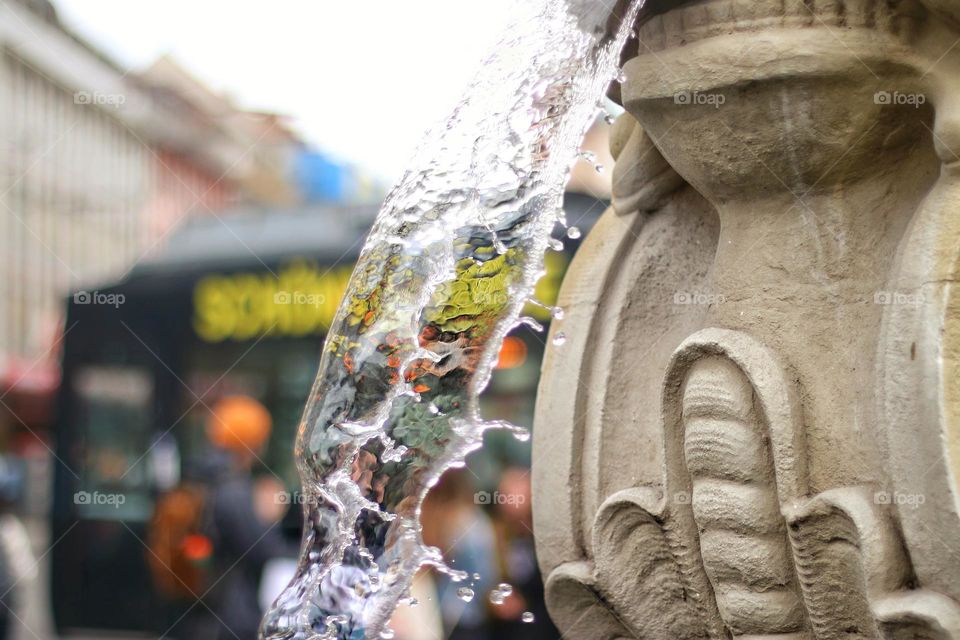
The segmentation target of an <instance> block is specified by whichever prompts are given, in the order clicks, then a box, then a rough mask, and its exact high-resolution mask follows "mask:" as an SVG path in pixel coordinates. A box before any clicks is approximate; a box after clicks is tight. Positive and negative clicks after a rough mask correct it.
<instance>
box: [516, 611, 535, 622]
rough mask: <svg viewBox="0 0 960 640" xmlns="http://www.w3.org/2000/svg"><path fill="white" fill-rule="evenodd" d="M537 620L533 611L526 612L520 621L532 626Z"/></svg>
mask: <svg viewBox="0 0 960 640" xmlns="http://www.w3.org/2000/svg"><path fill="white" fill-rule="evenodd" d="M536 619H537V618H536V616H534V615H533V612H532V611H524V612H523V614H522V615H521V616H520V621H521V622H525V623H526V624H530V623H531V622H533V621H534V620H536Z"/></svg>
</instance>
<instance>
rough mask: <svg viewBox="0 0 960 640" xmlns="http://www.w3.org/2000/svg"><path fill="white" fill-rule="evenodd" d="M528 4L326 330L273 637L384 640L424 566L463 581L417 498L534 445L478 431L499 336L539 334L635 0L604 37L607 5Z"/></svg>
mask: <svg viewBox="0 0 960 640" xmlns="http://www.w3.org/2000/svg"><path fill="white" fill-rule="evenodd" d="M522 4H524V5H527V6H526V7H525V10H526V12H527V13H528V14H529V15H527V16H526V18H525V19H524V20H521V21H518V22H517V24H516V26H515V27H513V28H512V29H510V31H509V32H508V33H507V35H506V37H505V38H504V39H503V40H502V41H501V42H500V43H499V44H498V46H497V47H496V49H495V50H494V53H493V55H491V56H490V57H489V58H488V59H487V60H486V61H485V62H484V64H483V67H482V69H481V71H480V73H479V75H478V76H477V77H476V78H475V80H474V81H473V83H472V84H471V86H470V88H469V90H468V91H467V94H466V96H465V98H464V99H463V100H462V102H461V103H460V104H459V106H458V107H457V108H456V109H455V111H454V112H453V114H452V115H451V116H450V118H449V119H448V120H447V121H446V122H445V123H444V124H443V125H442V126H440V127H438V128H437V129H436V130H434V131H432V132H431V133H430V134H428V136H427V138H426V140H425V142H424V144H423V145H422V146H421V148H420V149H419V150H418V152H417V154H416V156H415V161H414V166H413V167H412V168H411V169H409V170H408V171H407V173H406V174H405V175H404V176H403V178H402V179H401V181H400V182H399V184H397V185H396V186H395V187H394V189H393V190H392V191H391V193H390V194H389V195H388V196H387V199H386V201H385V202H384V204H383V208H382V209H381V211H380V214H379V216H378V218H377V221H376V223H375V225H374V227H373V230H372V231H371V233H370V236H369V238H368V239H367V243H366V245H365V247H364V249H363V252H362V254H361V256H360V261H359V263H358V265H357V267H356V270H355V271H354V273H353V277H352V279H351V281H350V286H349V289H348V291H347V294H346V296H345V297H344V300H343V302H342V303H341V305H340V309H339V311H338V313H337V317H336V319H335V321H334V323H333V326H332V327H331V329H330V332H329V334H328V337H327V341H326V344H325V347H324V352H323V357H322V359H321V362H320V371H319V373H318V375H317V380H316V382H315V383H314V386H313V389H312V390H311V393H310V398H309V400H308V404H307V408H306V411H305V412H304V416H303V420H302V422H301V425H300V430H299V433H298V437H297V446H296V456H297V462H298V466H299V470H300V475H301V479H302V481H303V491H304V496H305V498H306V504H305V507H304V516H305V524H304V538H303V544H302V548H301V555H300V562H299V567H298V571H297V574H296V576H295V578H294V579H293V581H292V582H291V583H290V585H289V586H288V587H287V588H286V589H285V590H284V592H283V593H282V594H281V595H280V596H279V597H278V598H277V600H276V602H275V603H274V605H273V607H272V608H271V610H270V611H269V612H268V613H267V615H266V617H265V618H264V622H263V625H262V628H261V638H263V639H265V640H266V639H269V640H321V639H330V640H340V639H350V640H361V639H363V638H381V637H382V638H388V637H391V636H392V632H391V631H390V630H389V628H388V627H387V623H388V621H389V619H390V616H391V614H392V613H393V611H394V610H395V608H396V607H397V605H398V603H399V602H400V601H401V599H403V598H407V597H409V588H410V584H411V581H412V580H413V576H414V574H415V573H416V571H417V569H419V568H420V567H422V566H425V565H430V566H433V567H435V568H436V569H437V570H439V571H443V572H445V573H447V574H448V575H449V576H450V577H451V578H452V579H453V580H454V581H462V580H464V579H466V578H467V576H466V575H465V574H463V573H461V572H458V571H455V570H453V569H450V568H448V567H447V566H446V565H445V564H444V563H443V558H442V557H441V554H440V552H439V550H438V549H435V548H432V547H428V546H426V545H424V544H423V541H422V539H421V534H420V524H419V515H420V506H421V503H422V501H423V499H424V496H425V495H426V492H427V491H428V490H429V488H430V487H432V486H433V485H434V484H436V482H437V481H438V479H439V478H440V476H441V474H443V472H444V471H445V470H447V469H449V468H451V467H456V466H462V465H463V463H464V459H465V458H466V456H467V454H469V453H470V452H471V451H474V450H475V449H477V448H478V447H480V445H481V443H482V439H483V433H484V432H485V431H486V430H488V429H493V428H500V429H510V430H512V431H513V432H514V433H515V434H516V435H517V436H518V437H520V438H525V437H526V434H525V432H524V430H522V429H520V428H518V427H515V426H512V425H509V424H506V423H503V422H491V421H484V420H483V418H482V417H481V415H480V412H479V407H478V396H479V394H480V392H481V391H482V390H483V389H484V388H485V387H486V385H487V382H488V380H489V378H490V374H491V372H492V369H493V366H494V364H495V362H496V357H497V354H498V351H499V348H500V345H501V343H502V341H503V338H504V337H505V336H506V334H507V333H508V332H509V331H511V330H512V329H513V328H515V327H516V326H518V324H520V323H526V324H530V325H535V324H536V322H535V321H534V320H533V319H532V318H523V317H521V313H522V309H523V307H524V305H525V304H526V303H527V302H528V299H529V297H530V295H531V294H532V291H533V288H534V285H535V284H536V282H537V280H538V279H539V277H540V276H541V274H542V272H543V254H544V252H545V251H546V249H547V248H548V246H552V243H551V237H550V234H551V231H552V229H553V228H554V226H555V225H556V224H557V223H561V224H564V221H563V213H562V199H563V192H564V186H565V184H566V182H567V179H568V176H569V173H570V167H571V165H572V164H573V162H575V161H576V159H577V155H578V154H577V151H578V147H579V145H580V140H581V139H582V138H583V135H584V133H585V131H586V128H587V127H588V126H589V125H590V124H591V122H592V121H593V120H594V119H595V118H596V117H597V113H598V108H597V101H598V98H600V97H602V96H603V95H604V93H605V90H606V88H607V86H608V85H609V84H610V82H611V80H614V79H615V78H617V77H618V75H619V70H618V68H617V67H618V64H617V63H618V60H619V54H620V50H621V49H622V47H623V45H624V44H625V42H626V40H627V38H628V37H629V34H630V25H632V24H633V22H634V19H635V18H636V15H637V12H638V11H639V8H640V5H641V4H642V1H641V0H636V1H635V2H634V3H633V5H631V6H630V7H629V9H628V10H627V11H626V12H625V14H624V19H623V20H622V21H621V26H620V27H619V28H618V29H617V33H615V34H614V35H613V36H609V37H608V36H606V35H605V33H606V29H605V22H606V16H607V13H608V12H607V9H606V8H604V5H605V3H602V2H598V1H597V2H595V1H593V0H540V1H539V2H524V3H522ZM574 5H576V6H574ZM568 235H569V236H570V237H571V238H575V237H577V236H578V235H579V231H577V230H576V229H575V228H573V227H571V228H570V230H569V232H568ZM554 242H555V241H554ZM501 587H503V588H502V589H500V588H498V589H499V591H498V593H499V594H501V595H502V593H503V592H507V591H508V585H501ZM504 597H505V596H504Z"/></svg>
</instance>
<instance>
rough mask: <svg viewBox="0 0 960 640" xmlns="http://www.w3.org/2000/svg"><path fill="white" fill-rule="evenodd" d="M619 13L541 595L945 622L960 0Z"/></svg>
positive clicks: (958, 258) (573, 322)
mask: <svg viewBox="0 0 960 640" xmlns="http://www.w3.org/2000/svg"><path fill="white" fill-rule="evenodd" d="M597 4H598V5H600V4H601V2H600V0H597ZM616 15H617V10H614V11H613V13H612V14H611V20H612V21H615V17H616ZM636 31H637V36H638V37H637V38H636V39H634V40H633V41H632V44H631V46H630V50H629V51H628V52H627V53H626V54H625V58H624V60H625V64H624V71H625V74H626V82H624V83H623V84H622V87H621V89H620V92H619V95H618V96H617V99H619V100H620V101H621V103H622V105H623V106H624V108H625V109H626V113H624V114H623V115H622V116H621V117H620V118H619V119H618V121H617V122H616V123H615V125H614V128H613V134H612V141H611V146H612V152H613V154H614V156H615V157H616V158H617V163H616V168H615V170H614V186H613V203H612V207H611V208H610V210H609V211H608V212H607V213H606V214H605V215H604V217H603V218H602V220H601V221H600V223H599V224H598V226H597V227H595V229H594V230H593V232H592V233H591V234H590V236H589V238H588V239H587V241H586V243H585V245H584V247H583V248H582V249H581V251H580V253H579V254H578V255H577V257H576V260H575V261H574V265H573V267H572V268H571V270H570V272H569V274H568V275H567V278H566V281H565V283H564V286H563V290H562V293H561V300H560V304H561V306H562V307H563V308H564V309H565V317H564V319H563V320H562V321H558V322H555V323H554V326H553V328H552V330H553V331H563V332H564V333H565V334H566V336H567V337H568V338H567V341H566V343H565V344H563V346H560V347H553V348H552V349H551V350H550V351H549V353H548V354H547V359H546V361H545V363H544V376H543V379H542V383H541V387H540V394H539V401H538V409H537V418H536V425H535V430H534V494H535V503H534V512H535V525H536V526H535V532H536V537H537V548H538V553H539V558H540V564H541V568H542V570H543V574H544V576H546V580H547V598H548V606H549V608H550V611H551V614H552V616H553V617H554V619H555V621H556V622H557V624H558V625H559V626H560V627H561V629H562V630H563V631H564V632H565V633H566V634H567V635H565V637H568V638H576V639H579V638H584V639H590V640H602V639H607V638H610V639H614V638H642V639H648V638H649V639H652V640H659V639H663V640H668V639H677V638H681V639H683V638H707V637H709V638H725V637H730V636H738V637H750V638H756V637H760V636H767V637H781V638H784V639H785V640H788V639H789V640H801V639H803V640H806V639H808V638H811V639H812V638H817V639H834V638H837V639H839V638H897V639H899V638H953V639H958V638H960V497H958V496H960V479H958V478H960V475H958V474H960V293H958V270H960V2H958V1H957V0H922V1H921V0H912V1H911V0H903V1H893V0H885V1H880V0H706V1H699V2H677V1H675V0H673V1H666V2H653V0H651V2H650V3H649V4H648V6H647V7H646V9H645V11H644V14H643V15H642V16H641V20H640V22H639V23H638V25H637V27H636Z"/></svg>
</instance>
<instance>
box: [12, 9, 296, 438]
mask: <svg viewBox="0 0 960 640" xmlns="http://www.w3.org/2000/svg"><path fill="white" fill-rule="evenodd" d="M305 149H306V147H305V145H304V144H303V143H302V142H301V141H300V140H299V139H298V138H297V136H296V135H295V134H294V133H293V132H292V130H291V129H290V128H289V127H288V126H287V125H286V123H285V122H284V121H283V119H282V118H281V117H279V116H276V115H273V114H263V113H249V112H244V111H241V110H238V109H237V108H236V107H235V106H234V105H232V104H231V102H230V101H229V100H228V99H226V98H224V97H223V96H220V95H217V94H216V93H214V92H213V91H211V90H210V89H208V88H207V87H205V86H204V85H203V84H202V83H200V82H199V81H197V80H196V79H194V78H193V77H192V76H190V74H189V73H187V72H186V71H185V70H184V69H183V68H181V67H180V66H178V65H177V64H176V63H175V62H174V61H172V60H170V59H168V58H161V59H160V60H158V61H157V62H156V63H155V64H153V65H152V66H151V67H150V68H148V69H147V70H146V71H144V72H142V73H138V74H135V73H132V72H131V71H130V70H127V69H124V68H122V67H121V66H120V65H118V64H117V63H116V62H114V61H112V60H111V59H110V58H109V57H107V56H106V55H104V54H103V53H101V52H100V51H98V50H97V49H96V48H95V47H94V46H92V45H91V44H90V43H87V42H85V41H84V40H83V39H81V38H79V37H77V36H76V35H75V34H73V33H71V32H70V31H69V30H68V29H67V28H65V27H64V26H63V25H62V24H61V23H60V22H59V21H58V19H57V16H56V12H55V10H54V9H53V7H52V5H51V4H50V3H49V2H48V1H47V0H11V1H9V2H3V3H0V299H2V300H3V303H4V304H3V305H2V306H0V402H2V404H0V428H3V427H4V423H5V422H7V423H10V424H21V426H26V425H23V423H25V422H27V423H30V422H36V423H38V424H42V423H44V422H46V420H45V415H44V412H45V409H44V408H45V407H46V406H47V404H46V403H45V402H42V398H44V397H46V396H49V394H50V393H51V392H52V391H53V388H54V386H55V385H56V382H57V379H58V375H57V368H56V364H55V363H56V355H57V351H58V345H59V340H60V336H61V335H62V332H63V331H69V330H70V327H63V326H62V320H63V298H64V296H65V295H66V294H67V293H68V292H69V291H72V290H77V289H80V288H94V287H96V285H97V283H100V282H106V281H108V280H116V279H117V278H118V277H119V276H121V275H122V274H123V273H125V272H126V271H127V270H128V269H129V268H130V267H131V266H132V265H133V264H134V263H135V262H136V261H137V260H138V259H139V258H140V257H142V256H144V255H146V254H149V253H151V252H153V251H156V250H157V249H159V248H160V247H162V246H163V244H164V243H165V241H166V239H167V237H168V236H169V234H170V232H171V231H172V229H173V228H175V227H176V226H177V225H178V224H179V223H180V222H181V221H183V220H184V219H185V218H187V217H191V216H195V215H209V216H217V215H218V214H219V213H220V212H222V210H224V209H225V208H226V207H227V206H228V205H229V206H233V205H237V204H261V205H269V206H277V205H287V204H294V203H296V202H297V201H299V200H302V199H303V195H302V189H301V184H300V183H301V181H302V178H301V176H300V173H301V172H300V170H299V169H298V167H299V165H300V164H302V163H301V161H300V158H301V157H302V156H303V154H304V153H305Z"/></svg>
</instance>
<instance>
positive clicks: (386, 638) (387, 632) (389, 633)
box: [380, 629, 393, 640]
mask: <svg viewBox="0 0 960 640" xmlns="http://www.w3.org/2000/svg"><path fill="white" fill-rule="evenodd" d="M380 637H381V638H383V640H391V638H393V629H384V630H383V631H381V632H380Z"/></svg>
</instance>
